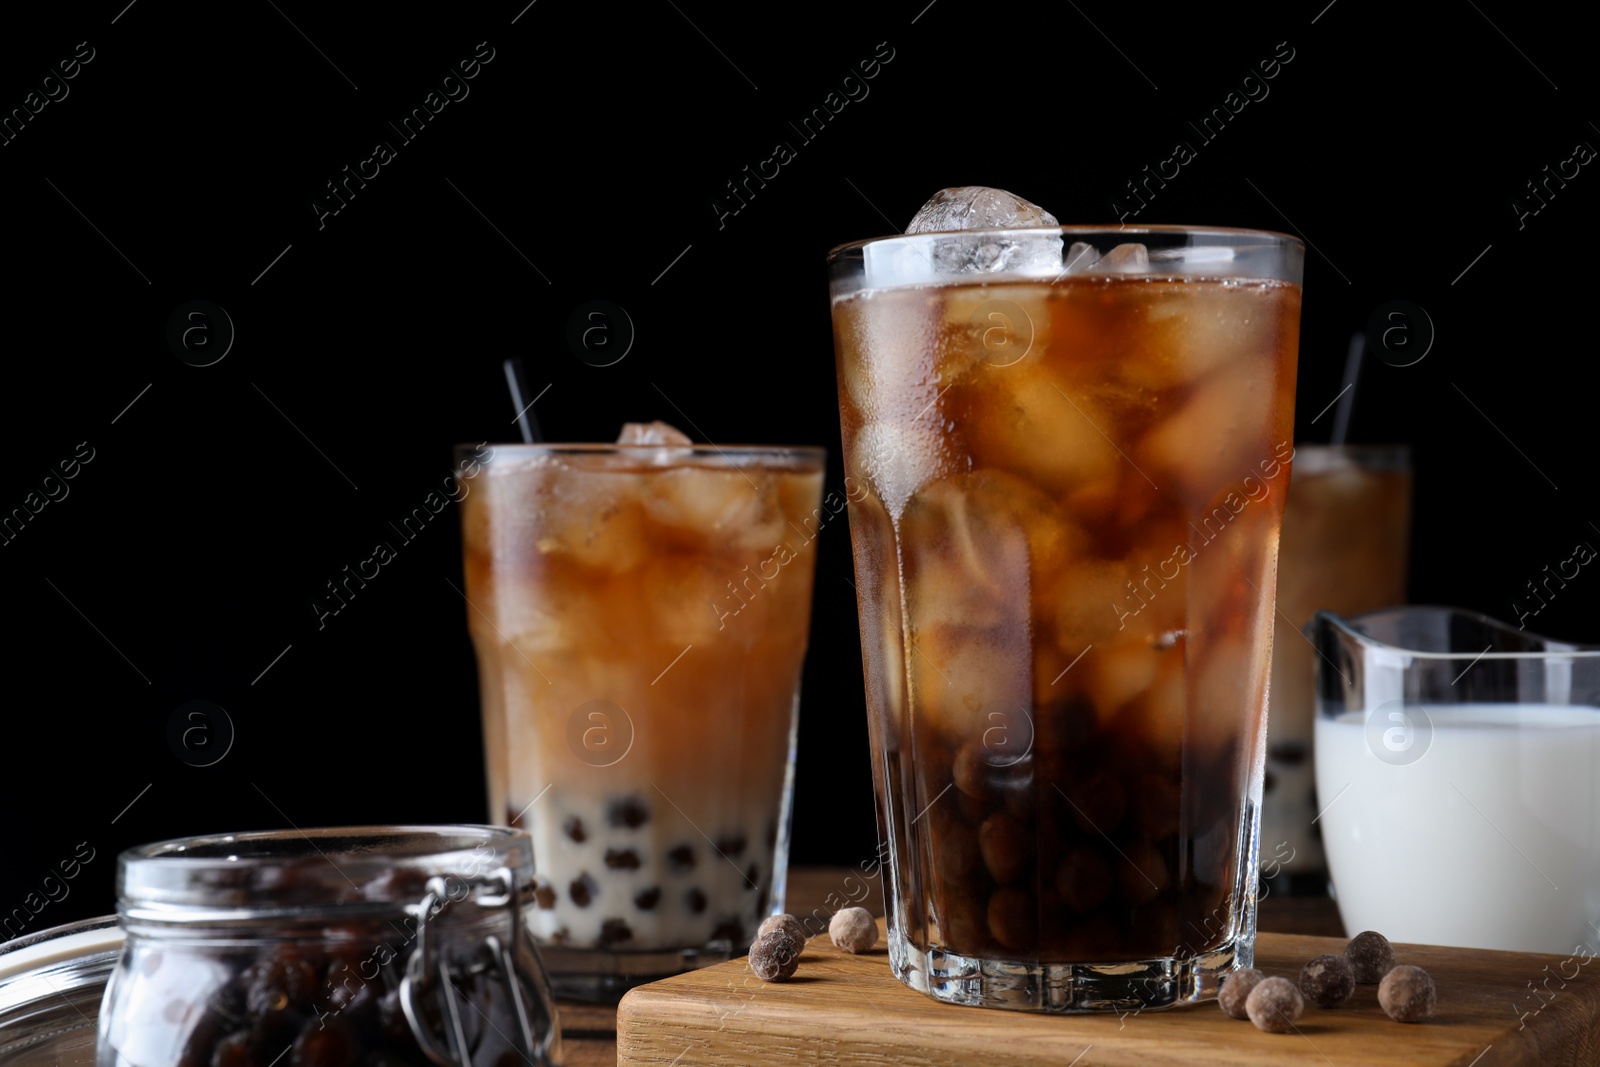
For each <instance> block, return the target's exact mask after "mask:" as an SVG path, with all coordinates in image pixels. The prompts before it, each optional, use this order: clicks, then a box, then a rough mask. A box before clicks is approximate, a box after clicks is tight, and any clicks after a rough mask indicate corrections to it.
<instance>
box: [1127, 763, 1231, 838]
mask: <svg viewBox="0 0 1600 1067" xmlns="http://www.w3.org/2000/svg"><path fill="white" fill-rule="evenodd" d="M1217 780H1218V781H1221V780H1222V779H1217ZM1132 800H1133V811H1134V817H1135V818H1136V819H1137V821H1138V823H1139V827H1140V829H1141V830H1142V831H1143V832H1144V835H1145V837H1147V838H1149V839H1150V840H1152V841H1159V840H1161V839H1162V838H1163V837H1170V836H1172V835H1173V834H1175V833H1177V832H1178V815H1179V808H1180V806H1181V804H1182V794H1181V792H1180V791H1179V789H1178V785H1177V783H1176V782H1174V781H1172V780H1171V779H1170V778H1168V777H1166V776H1165V775H1160V774H1151V773H1147V774H1141V775H1139V776H1138V777H1137V778H1136V779H1135V780H1134V783H1133V797H1132Z"/></svg>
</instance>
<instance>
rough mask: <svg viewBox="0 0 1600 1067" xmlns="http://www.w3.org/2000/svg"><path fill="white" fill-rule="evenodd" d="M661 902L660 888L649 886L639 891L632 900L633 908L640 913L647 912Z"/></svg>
mask: <svg viewBox="0 0 1600 1067" xmlns="http://www.w3.org/2000/svg"><path fill="white" fill-rule="evenodd" d="M660 902H661V887H660V886H651V887H650V888H649V889H641V890H639V892H638V893H637V894H636V895H635V896H634V898H633V906H634V907H636V908H638V909H639V910H640V911H649V910H650V909H652V908H654V907H655V906H656V905H657V904H659V903H660Z"/></svg>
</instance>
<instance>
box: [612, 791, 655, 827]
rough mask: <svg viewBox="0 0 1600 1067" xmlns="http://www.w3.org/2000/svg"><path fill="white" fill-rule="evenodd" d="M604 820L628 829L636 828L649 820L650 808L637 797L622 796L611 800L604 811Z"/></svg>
mask: <svg viewBox="0 0 1600 1067" xmlns="http://www.w3.org/2000/svg"><path fill="white" fill-rule="evenodd" d="M606 820H607V821H608V822H610V823H611V825H612V826H625V827H627V828H628V829H630V830H637V829H638V828H639V827H641V826H643V825H644V824H645V823H647V822H649V821H650V809H649V808H648V807H646V806H645V803H644V801H642V800H640V799H639V798H638V797H624V798H623V799H621V800H617V801H613V802H612V804H611V807H610V809H609V810H607V812H606Z"/></svg>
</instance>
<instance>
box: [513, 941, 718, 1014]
mask: <svg viewBox="0 0 1600 1067" xmlns="http://www.w3.org/2000/svg"><path fill="white" fill-rule="evenodd" d="M723 944H725V945H726V946H727V947H725V948H718V947H714V946H703V947H700V948H686V949H660V950H658V951H653V952H652V951H638V952H608V951H606V950H604V949H572V948H561V947H560V946H557V945H540V946H539V955H540V957H541V958H542V959H543V960H544V966H545V971H546V972H547V973H548V974H549V975H550V987H551V989H552V990H553V991H554V992H555V995H556V997H557V998H558V999H560V1000H582V1001H588V1002H591V1003H595V1004H615V1003H616V1002H617V1001H619V1000H621V999H622V996H623V994H624V993H626V992H627V991H628V990H630V989H632V988H634V987H635V986H641V985H648V984H649V983H651V982H656V981H660V980H661V979H663V978H671V977H672V976H673V975H675V974H683V973H684V972H686V971H695V970H699V969H700V968H701V967H709V966H711V965H712V964H714V963H726V962H727V961H728V960H731V959H734V958H735V953H734V950H733V946H732V945H729V944H727V943H726V942H724V943H723ZM740 955H742V953H740Z"/></svg>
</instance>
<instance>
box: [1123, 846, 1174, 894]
mask: <svg viewBox="0 0 1600 1067" xmlns="http://www.w3.org/2000/svg"><path fill="white" fill-rule="evenodd" d="M1121 852H1122V862H1120V863H1118V864H1117V865H1116V875H1117V885H1119V886H1120V887H1121V888H1122V893H1123V896H1124V898H1125V899H1126V900H1127V902H1128V903H1130V904H1145V903H1148V902H1149V901H1152V900H1154V899H1155V898H1156V897H1157V896H1158V895H1160V893H1161V891H1162V890H1163V889H1165V888H1166V887H1167V881H1168V879H1169V872H1168V870H1167V861H1166V860H1165V859H1164V858H1163V857H1162V855H1161V853H1160V852H1159V851H1158V850H1157V849H1156V848H1155V846H1153V845H1149V844H1146V843H1145V842H1143V841H1130V842H1127V843H1126V844H1124V845H1122V846H1121Z"/></svg>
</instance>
